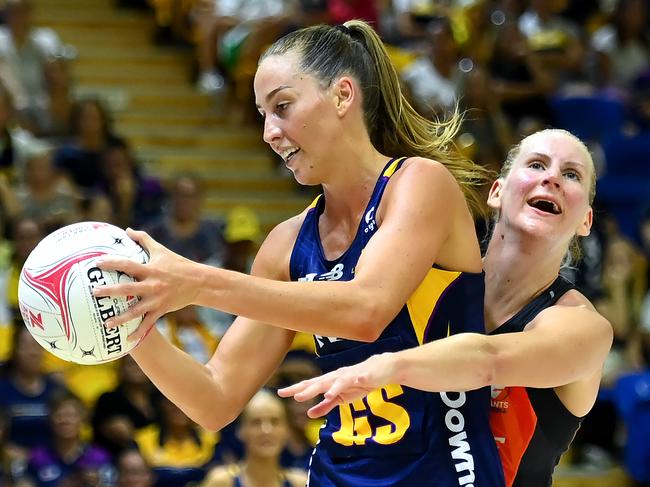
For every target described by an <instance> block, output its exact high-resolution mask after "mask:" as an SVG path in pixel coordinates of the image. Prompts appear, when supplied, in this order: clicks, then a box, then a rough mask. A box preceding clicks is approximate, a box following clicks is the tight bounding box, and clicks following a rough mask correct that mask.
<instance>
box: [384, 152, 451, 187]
mask: <svg viewBox="0 0 650 487" xmlns="http://www.w3.org/2000/svg"><path fill="white" fill-rule="evenodd" d="M391 181H392V186H400V185H403V186H425V187H430V186H431V185H435V186H440V187H448V188H450V189H452V188H455V187H458V184H457V183H456V179H455V178H454V176H453V175H452V174H451V172H449V170H448V169H447V168H446V167H445V166H444V164H441V163H440V162H437V161H434V160H432V159H427V158H425V157H409V158H407V159H406V160H405V161H404V163H403V164H402V167H401V168H400V170H399V171H396V172H395V174H393V176H391ZM390 186H391V185H389V187H390Z"/></svg>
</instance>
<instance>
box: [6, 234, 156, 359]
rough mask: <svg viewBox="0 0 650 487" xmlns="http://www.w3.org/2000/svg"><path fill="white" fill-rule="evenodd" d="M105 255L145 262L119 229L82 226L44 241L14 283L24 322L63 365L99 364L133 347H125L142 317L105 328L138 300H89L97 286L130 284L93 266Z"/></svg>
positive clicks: (127, 279) (140, 251)
mask: <svg viewBox="0 0 650 487" xmlns="http://www.w3.org/2000/svg"><path fill="white" fill-rule="evenodd" d="M105 255H110V256H119V257H126V258H128V259H132V260H134V261H136V262H139V263H143V264H144V263H147V262H148V260H149V256H148V255H147V253H146V252H145V250H144V249H143V248H142V247H140V246H139V245H138V244H137V243H135V242H134V241H133V240H131V239H130V238H129V237H128V236H127V234H126V232H125V231H124V230H122V229H121V228H118V227H116V226H114V225H110V224H108V223H101V222H82V223H75V224H73V225H68V226H67V227H63V228H60V229H58V230H56V231H54V232H52V233H51V234H50V235H48V236H47V237H45V238H44V239H43V240H41V242H40V243H39V244H38V245H37V246H36V248H35V249H34V250H33V251H32V253H31V254H30V255H29V257H28V258H27V260H26V261H25V264H24V265H23V269H22V271H21V273H20V281H19V283H18V303H19V306H20V312H21V314H22V317H23V321H24V322H25V325H26V326H27V329H28V330H29V331H30V333H31V334H32V336H33V337H34V338H35V339H36V341H37V342H38V343H39V344H40V345H41V346H42V347H43V348H45V349H46V350H47V351H48V352H50V353H52V354H54V355H56V356H57V357H59V358H61V359H63V360H67V361H69V362H75V363H78V364H84V365H91V364H100V363H103V362H109V361H111V360H115V359H118V358H120V357H123V356H124V355H126V354H127V353H128V352H129V351H130V350H132V349H133V348H134V347H135V346H136V345H137V343H129V342H128V341H127V336H128V335H129V334H130V333H132V332H133V331H134V330H135V329H136V328H137V327H138V325H139V324H140V322H141V321H142V318H141V317H139V318H137V319H134V320H131V321H129V322H127V323H125V324H124V325H121V326H119V327H117V328H106V327H105V326H104V323H105V322H106V320H108V319H109V318H110V317H112V316H116V315H119V314H121V313H123V312H124V311H125V310H127V309H128V308H130V307H131V306H133V305H135V304H136V303H137V302H138V297H137V296H127V297H123V296H116V297H95V296H93V293H92V290H93V288H95V287H97V286H101V285H104V284H117V283H123V282H133V278H131V277H130V276H128V275H126V274H124V273H122V272H113V271H103V270H101V269H100V268H99V267H97V265H96V260H97V259H98V258H99V257H102V256H105Z"/></svg>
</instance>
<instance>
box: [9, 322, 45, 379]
mask: <svg viewBox="0 0 650 487" xmlns="http://www.w3.org/2000/svg"><path fill="white" fill-rule="evenodd" d="M16 333H20V335H19V336H18V339H17V340H16V350H14V352H13V353H14V362H15V365H16V370H18V371H21V372H23V373H27V374H34V375H40V374H41V373H42V372H41V362H42V359H43V353H44V350H43V347H41V346H40V345H39V344H38V342H36V340H35V339H34V337H32V335H30V333H29V331H28V330H27V328H25V327H20V328H19V329H18V330H17V331H16Z"/></svg>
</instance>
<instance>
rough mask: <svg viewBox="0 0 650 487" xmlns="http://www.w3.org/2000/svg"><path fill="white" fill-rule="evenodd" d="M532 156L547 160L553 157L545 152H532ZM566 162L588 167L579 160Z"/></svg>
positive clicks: (574, 165)
mask: <svg viewBox="0 0 650 487" xmlns="http://www.w3.org/2000/svg"><path fill="white" fill-rule="evenodd" d="M530 156H531V157H541V158H543V159H546V160H550V159H551V157H550V156H549V155H548V154H543V153H541V152H531V153H530ZM564 163H565V164H568V165H570V166H572V167H575V168H585V167H586V165H585V164H584V163H582V162H577V161H564Z"/></svg>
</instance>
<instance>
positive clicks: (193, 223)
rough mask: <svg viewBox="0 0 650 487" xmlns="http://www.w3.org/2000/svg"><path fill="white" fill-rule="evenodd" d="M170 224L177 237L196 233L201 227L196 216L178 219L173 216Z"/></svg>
mask: <svg viewBox="0 0 650 487" xmlns="http://www.w3.org/2000/svg"><path fill="white" fill-rule="evenodd" d="M170 224H171V227H172V230H173V232H174V234H175V235H176V236H177V237H180V238H185V237H189V236H191V235H194V233H195V232H196V230H197V229H198V227H199V220H198V219H194V218H192V219H187V220H178V219H176V218H174V217H173V216H172V217H171V219H170Z"/></svg>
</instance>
